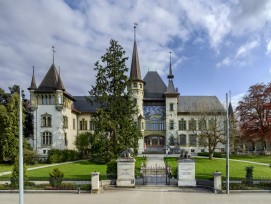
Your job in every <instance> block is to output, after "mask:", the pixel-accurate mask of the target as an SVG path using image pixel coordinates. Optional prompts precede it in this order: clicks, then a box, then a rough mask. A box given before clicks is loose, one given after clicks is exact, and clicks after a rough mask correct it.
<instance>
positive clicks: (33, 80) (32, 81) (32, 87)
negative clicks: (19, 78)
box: [28, 67, 37, 90]
mask: <svg viewBox="0 0 271 204" xmlns="http://www.w3.org/2000/svg"><path fill="white" fill-rule="evenodd" d="M36 89H37V85H36V79H35V72H34V67H33V75H32V80H31V85H30V87H29V88H28V90H36Z"/></svg>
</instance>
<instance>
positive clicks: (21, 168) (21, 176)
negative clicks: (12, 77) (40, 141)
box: [19, 86, 24, 204]
mask: <svg viewBox="0 0 271 204" xmlns="http://www.w3.org/2000/svg"><path fill="white" fill-rule="evenodd" d="M19 102H20V111H19V204H23V203H24V160H23V125H22V89H21V86H20V99H19Z"/></svg>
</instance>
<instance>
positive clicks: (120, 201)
mask: <svg viewBox="0 0 271 204" xmlns="http://www.w3.org/2000/svg"><path fill="white" fill-rule="evenodd" d="M24 196H25V199H24V201H25V202H24V203H26V204H37V203H38V204H48V203H50V204H59V203H65V204H76V203H80V204H81V203H82V204H83V203H84V204H85V203H90V204H91V203H95V204H107V203H110V204H127V203H129V204H138V203H140V204H150V203H153V204H172V203H185V204H196V203H200V204H216V203H219V204H229V203H230V204H255V203H257V204H267V203H270V200H271V194H270V193H252V194H250V193H244V194H229V195H226V194H213V193H211V192H196V193H193V192H179V191H171V190H166V189H161V188H159V189H152V188H150V189H140V188H139V189H137V188H135V189H130V190H125V189H121V190H106V191H104V192H103V193H100V194H89V193H81V194H66V193H50V194H48V193H26V194H25V195H24ZM18 199H19V195H18V194H15V193H11V194H6V193H1V194H0V203H1V204H18V203H19V202H18Z"/></svg>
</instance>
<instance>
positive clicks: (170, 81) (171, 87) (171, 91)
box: [164, 52, 179, 96]
mask: <svg viewBox="0 0 271 204" xmlns="http://www.w3.org/2000/svg"><path fill="white" fill-rule="evenodd" d="M167 78H168V86H167V91H166V92H165V93H164V95H166V96H178V95H179V93H178V91H177V89H175V87H174V83H173V78H174V75H173V74H172V68H171V52H169V73H168V76H167Z"/></svg>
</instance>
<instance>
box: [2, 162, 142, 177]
mask: <svg viewBox="0 0 271 204" xmlns="http://www.w3.org/2000/svg"><path fill="white" fill-rule="evenodd" d="M135 159H136V163H135V169H136V175H140V167H141V163H142V162H144V161H145V158H143V157H136V158H135ZM42 165H44V164H42ZM35 166H38V165H35ZM35 166H27V168H31V167H35ZM39 166H41V165H39ZM12 167H13V165H8V164H0V168H1V170H0V172H5V171H12ZM54 168H59V170H60V171H62V172H63V173H64V178H68V179H71V178H75V179H90V174H91V172H94V171H97V172H100V174H101V177H102V175H105V174H106V169H107V166H106V164H95V163H92V162H90V161H81V162H76V163H70V164H62V165H59V166H52V167H45V168H42V169H36V170H31V171H27V175H28V177H30V178H49V173H50V172H52V171H53V169H54ZM10 176H11V175H6V176H4V177H10ZM103 177H104V176H103Z"/></svg>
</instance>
